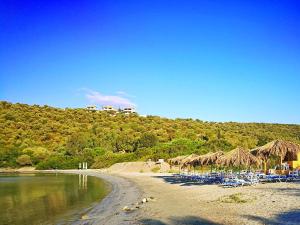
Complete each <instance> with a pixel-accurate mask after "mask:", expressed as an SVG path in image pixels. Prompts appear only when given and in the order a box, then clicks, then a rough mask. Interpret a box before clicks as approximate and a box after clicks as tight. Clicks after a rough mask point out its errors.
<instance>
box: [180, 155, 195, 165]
mask: <svg viewBox="0 0 300 225" xmlns="http://www.w3.org/2000/svg"><path fill="white" fill-rule="evenodd" d="M197 157H199V155H196V154H191V155H189V156H187V157H186V158H184V159H183V160H182V161H181V165H182V167H185V166H190V165H191V162H192V161H193V160H194V159H195V158H197Z"/></svg>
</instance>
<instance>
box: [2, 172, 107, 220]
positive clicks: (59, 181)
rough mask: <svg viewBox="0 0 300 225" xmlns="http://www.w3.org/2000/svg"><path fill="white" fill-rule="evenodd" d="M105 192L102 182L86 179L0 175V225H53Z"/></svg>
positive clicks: (69, 176) (93, 178) (55, 176)
mask: <svg viewBox="0 0 300 225" xmlns="http://www.w3.org/2000/svg"><path fill="white" fill-rule="evenodd" d="M107 192H108V191H107V188H106V185H105V183H104V182H103V181H102V180H100V179H98V178H95V177H88V176H87V175H64V174H24V175H13V176H12V175H9V176H8V175H5V176H3V175H0V206H1V210H0V224H17V225H18V224H22V225H23V224H55V223H56V222H57V220H58V219H61V218H66V219H67V218H70V216H72V217H73V216H74V214H75V213H76V212H78V211H80V210H82V209H84V208H86V207H88V206H89V205H91V203H93V202H95V201H99V200H101V199H102V198H104V197H105V195H106V194H107Z"/></svg>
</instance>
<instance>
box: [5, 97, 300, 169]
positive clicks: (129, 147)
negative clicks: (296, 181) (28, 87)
mask: <svg viewBox="0 0 300 225" xmlns="http://www.w3.org/2000/svg"><path fill="white" fill-rule="evenodd" d="M274 139H283V140H289V141H293V142H295V143H300V125H285V124H265V123H235V122H229V123H216V122H204V121H201V120H192V119H167V118H161V117H158V116H147V117H142V116H138V115H130V116H128V115H124V114H117V115H112V114H109V113H107V112H101V111H88V110H86V109H69V108H67V109H59V108H53V107H49V106H38V105H33V106H30V105H26V104H18V103H17V104H12V103H8V102H4V101H2V102H0V167H18V166H24V165H34V166H37V168H40V169H46V168H77V165H78V162H79V161H83V160H84V161H87V162H88V163H89V165H93V167H94V168H100V167H105V166H109V165H111V164H112V163H115V162H122V161H133V160H147V159H149V158H151V159H157V158H170V157H174V156H177V155H183V154H190V153H198V154H203V153H207V152H209V151H216V150H223V151H228V150H231V149H233V148H234V147H237V146H243V147H246V148H253V147H255V146H259V145H263V144H265V143H267V142H269V141H271V140H274Z"/></svg>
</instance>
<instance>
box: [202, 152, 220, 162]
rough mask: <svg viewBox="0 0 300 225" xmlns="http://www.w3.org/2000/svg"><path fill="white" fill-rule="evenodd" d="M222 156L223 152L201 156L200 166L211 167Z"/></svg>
mask: <svg viewBox="0 0 300 225" xmlns="http://www.w3.org/2000/svg"><path fill="white" fill-rule="evenodd" d="M223 155H224V152H222V151H217V152H210V153H207V154H205V155H203V156H201V163H200V164H201V165H213V164H215V163H216V162H217V160H218V159H219V158H220V157H221V156H223Z"/></svg>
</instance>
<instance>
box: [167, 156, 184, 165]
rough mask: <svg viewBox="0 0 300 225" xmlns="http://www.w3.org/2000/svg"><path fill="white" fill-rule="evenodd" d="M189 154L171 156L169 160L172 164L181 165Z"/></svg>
mask: <svg viewBox="0 0 300 225" xmlns="http://www.w3.org/2000/svg"><path fill="white" fill-rule="evenodd" d="M186 157H187V156H186V155H181V156H177V157H175V158H171V159H169V160H168V162H169V163H170V164H171V165H179V164H181V161H182V160H183V159H184V158H186Z"/></svg>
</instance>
